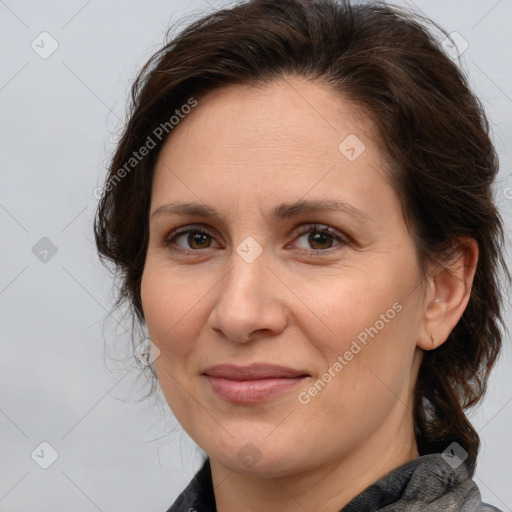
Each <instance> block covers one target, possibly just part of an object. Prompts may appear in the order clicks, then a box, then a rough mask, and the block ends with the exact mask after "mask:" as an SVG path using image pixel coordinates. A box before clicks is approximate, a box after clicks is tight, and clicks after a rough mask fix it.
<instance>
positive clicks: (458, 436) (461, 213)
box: [95, 0, 506, 512]
mask: <svg viewBox="0 0 512 512" xmlns="http://www.w3.org/2000/svg"><path fill="white" fill-rule="evenodd" d="M422 21H425V20H422ZM497 167H498V162H497V157H496V153H495V150H494V148H493V146H492V143H491V141H490V140H489V137H488V125H487V120H486V117H485V114H484V112H483V111H482V109H481V106H480V103H479V101H478V100H477V99H476V98H475V96H474V95H473V94H472V92H471V91H470V90H469V88H468V84H467V82H466V80H465V78H464V76H463V75H462V73H461V71H459V69H458V68H457V66H456V65H455V64H454V63H453V62H452V61H451V60H450V58H449V57H448V56H446V55H445V54H444V53H443V51H442V47H441V44H440V43H438V42H436V40H435V38H434V36H433V35H432V34H431V33H430V32H429V31H428V30H427V29H426V28H425V27H424V25H423V24H422V23H420V20H419V19H418V18H417V17H415V16H413V15H411V14H408V13H405V12H401V11H400V10H398V9H396V8H392V7H390V6H387V5H385V4H380V3H379V4H376V3H368V4H363V5H357V6H356V5H354V6H352V7H351V6H350V5H349V4H348V3H339V2H335V1H331V0H324V1H320V0H318V1H307V2H306V1H305V0H280V1H270V0H266V1H264V0H263V1H251V2H248V3H246V4H242V5H240V6H236V7H233V8H231V9H226V10H221V11H218V12H216V13H213V14H210V15H208V16H206V17H204V18H202V19H200V20H199V21H197V22H195V23H193V24H192V25H190V26H189V27H188V28H187V29H186V30H184V31H183V32H182V33H181V34H180V35H178V36H177V37H175V38H174V39H173V40H171V41H170V42H169V43H168V44H167V45H166V46H165V47H164V48H163V49H162V50H160V51H159V52H158V53H157V54H156V55H155V56H154V57H153V58H152V59H151V60H150V61H149V62H148V63H147V64H146V66H145V67H144V69H143V70H142V72H141V74H140V76H139V77H138V79H137V81H136V83H135V85H134V88H133V107H132V110H131V115H130V119H129V122H128V123H127V126H126V129H125V132H124V135H123V137H122V139H121V140H120V142H119V145H118V147H117V150H116V152H115V155H114V157H113V160H112V165H111V168H110V174H109V177H108V178H107V182H106V185H105V188H104V195H103V196H102V199H101V201H100V205H99V209H98V213H97V219H96V225H95V230H96V241H97V246H98V249H99V252H100V254H101V255H102V256H103V257H104V258H106V259H107V260H110V261H111V262H113V263H114V264H115V265H116V266H117V269H118V271H119V276H120V278H121V295H120V300H125V299H126V300H128V301H129V303H130V304H131V306H132V307H133V311H134V313H135V315H136V317H137V318H138V320H139V321H140V322H141V324H142V325H145V326H146V327H147V330H148V334H149V337H150V339H151V341H152V344H153V345H152V346H153V349H154V351H155V360H154V371H155V375H156V376H157V378H158V382H159V385H160V386H161V388H162V390H163V393H164V395H165V397H166V400H167V402H168V403H169V406H170V408H171V410H172V412H173V414H174V415H175V416H176V418H177V419H178V421H179V422H180V423H181V425H182V426H183V428H184V429H185V430H186V431H187V433H188V434H189V435H190V436H191V437H192V438H193V439H194V441H195V442H196V443H197V444H198V445H199V446H200V447H201V448H202V449H203V450H204V452H205V453H206V454H207V459H206V461H205V463H204V466H203V468H202V469H201V470H200V471H199V473H198V474H197V475H196V477H195V478H194V480H193V481H192V482H191V483H190V485H189V487H188V488H187V489H186V490H185V491H184V492H183V494H182V495H181V496H180V497H179V498H178V500H177V501H176V502H175V503H174V505H173V506H171V508H170V509H169V511H192V510H197V511H198V512H202V511H205V512H206V511H214V510H218V511H221V512H233V511H239V510H246V511H249V510H258V511H261V510H264V511H266V512H272V511H274V510H280V511H295V510H307V511H315V512H334V511H339V510H343V511H344V512H352V511H359V510H361V511H367V510H382V511H383V510H385V511H398V510H408V511H409V510H410V511H419V510H421V511H434V510H436V511H437V510H443V511H448V510H450V511H452V510H453V511H455V510H457V511H464V512H469V511H490V510H498V509H496V508H495V507H492V506H490V505H486V504H483V503H482V502H481V498H480V494H479V490H478V488H477V486H476V484H475V483H474V482H473V480H472V479H471V477H472V475H473V473H474V469H475V465H476V458H477V453H478V448H479V437H478V434H477V433H476V431H475V429H474V428H473V427H472V425H471V423H470V422H469V421H468V419H467V418H466V416H465V413H464V409H465V408H467V407H469V406H471V405H474V404H475V403H477V402H478V401H479V400H480V399H481V398H482V396H483V394H484V391H485V387H486V382H487V377H488V375H489V372H490V370H491V368H492V367H493V365H494V362H495V360H496V358H497V356H498V354H499V351H500V347H501V335H500V331H499V325H498V323H499V321H500V320H501V296H500V291H499V285H498V272H499V269H500V267H503V268H504V269H505V268H506V267H505V264H504V261H503V257H502V252H501V243H502V226H501V223H500V217H499V215H498V213H497V211H496V208H495V206H494V204H493V202H492V198H491V193H490V186H491V183H492V181H493V179H494V177H495V175H496V173H497ZM156 356H158V357H156Z"/></svg>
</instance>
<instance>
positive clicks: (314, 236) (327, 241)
mask: <svg viewBox="0 0 512 512" xmlns="http://www.w3.org/2000/svg"><path fill="white" fill-rule="evenodd" d="M308 242H309V245H310V246H311V248H312V249H318V250H322V249H330V248H331V247H332V243H333V242H334V237H333V236H332V235H331V234H329V233H324V232H321V231H312V232H311V233H310V234H309V236H308Z"/></svg>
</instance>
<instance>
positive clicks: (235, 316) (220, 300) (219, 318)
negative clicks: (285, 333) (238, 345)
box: [209, 239, 286, 342]
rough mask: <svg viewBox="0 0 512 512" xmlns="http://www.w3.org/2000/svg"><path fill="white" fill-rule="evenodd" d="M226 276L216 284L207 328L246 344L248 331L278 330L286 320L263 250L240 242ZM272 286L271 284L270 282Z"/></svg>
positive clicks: (257, 246) (247, 241)
mask: <svg viewBox="0 0 512 512" xmlns="http://www.w3.org/2000/svg"><path fill="white" fill-rule="evenodd" d="M228 265H229V269H228V272H227V274H226V275H225V276H224V278H223V279H222V282H221V283H219V285H220V286H219V288H218V295H217V297H216V301H215V304H214V306H213V309H212V312H211V314H210V320H209V323H210V326H211V327H212V328H213V329H214V330H217V331H222V332H223V333H224V335H225V336H226V337H227V338H229V339H232V340H235V341H239V342H242V341H248V340H249V337H250V335H251V333H252V332H254V331H259V330H269V331H272V332H273V333H274V334H276V333H278V332H279V331H280V330H282V329H283V328H284V326H285V324H286V317H285V314H284V311H283V309H282V305H281V304H280V301H279V300H278V298H277V297H276V296H275V286H273V284H272V283H270V282H269V280H272V277H273V276H272V273H271V272H269V270H268V269H267V258H266V256H265V254H264V253H263V248H262V247H261V245H259V244H258V243H257V242H256V241H255V240H254V239H252V240H251V239H244V240H243V241H242V242H241V243H240V244H239V245H238V246H237V247H235V248H234V250H233V252H232V254H231V255H230V259H229V264H228ZM274 284H275V283H274Z"/></svg>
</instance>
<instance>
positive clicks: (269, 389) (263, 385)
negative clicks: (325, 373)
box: [207, 375, 306, 404]
mask: <svg viewBox="0 0 512 512" xmlns="http://www.w3.org/2000/svg"><path fill="white" fill-rule="evenodd" d="M207 378H208V381H209V382H210V384H211V386H212V388H213V391H215V393H217V395H218V396H219V397H220V398H223V399H224V400H226V401H228V402H233V403H239V404H249V403H261V402H267V401H269V400H271V399H272V398H274V397H276V396H278V395H281V394H283V393H285V392H286V391H290V390H291V389H292V388H294V387H295V386H297V385H298V384H299V383H301V382H303V381H304V379H305V378H306V377H294V378H275V379H260V380H231V379H223V378H220V377H212V376H210V375H207Z"/></svg>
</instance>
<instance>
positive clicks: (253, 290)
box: [220, 241, 268, 308]
mask: <svg viewBox="0 0 512 512" xmlns="http://www.w3.org/2000/svg"><path fill="white" fill-rule="evenodd" d="M260 247H261V246H260ZM228 265H229V272H228V273H227V275H226V276H225V278H224V279H223V283H222V286H221V289H222V290H221V297H220V299H221V300H222V299H225V300H226V301H231V300H235V301H240V302H239V304H240V305H241V303H242V302H246V301H250V302H251V303H252V307H253V308H254V307H257V304H258V303H259V299H260V298H261V297H260V294H261V293H262V292H263V293H265V287H264V286H262V285H263V283H264V282H265V280H266V279H268V272H267V269H266V258H265V257H264V255H263V248H261V252H260V254H257V253H256V248H255V246H254V244H253V245H251V244H250V243H248V242H246V241H244V242H242V243H240V244H239V245H238V247H236V248H235V250H234V251H233V253H232V254H231V257H230V260H229V264H228ZM267 289H268V288H267Z"/></svg>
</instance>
